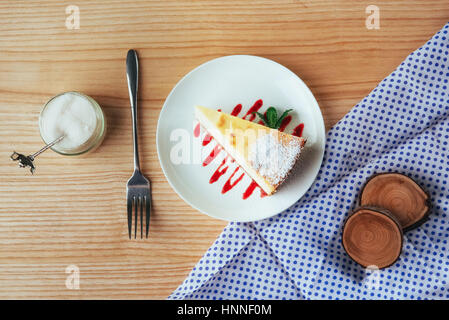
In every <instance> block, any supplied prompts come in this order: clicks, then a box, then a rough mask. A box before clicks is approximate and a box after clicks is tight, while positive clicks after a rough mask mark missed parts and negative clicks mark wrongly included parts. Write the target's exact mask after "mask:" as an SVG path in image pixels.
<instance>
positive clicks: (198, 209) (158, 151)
mask: <svg viewBox="0 0 449 320" xmlns="http://www.w3.org/2000/svg"><path fill="white" fill-rule="evenodd" d="M234 57H236V58H237V57H249V58H251V59H256V60H262V61H264V62H268V63H272V64H275V65H276V66H277V67H280V68H281V69H283V71H286V72H287V73H289V74H291V75H292V76H293V77H294V78H296V79H297V80H299V82H300V83H302V84H303V86H304V88H305V89H306V91H307V93H308V95H309V96H310V97H311V98H312V99H313V102H315V106H314V107H316V108H317V112H318V115H319V120H321V121H320V122H319V125H320V127H321V128H320V129H321V130H320V131H321V134H322V141H321V143H322V146H323V147H322V149H321V154H320V164H319V166H317V168H318V169H317V170H316V172H315V174H314V177H313V180H311V182H310V185H309V186H308V187H307V189H306V191H305V192H304V194H302V195H301V196H299V197H298V199H296V200H295V202H294V203H292V204H289V205H288V206H287V207H284V208H282V209H281V210H280V211H279V212H277V213H273V214H270V215H267V216H263V217H260V218H258V219H255V220H254V219H241V220H240V219H239V220H234V219H226V218H224V217H221V216H217V215H214V214H212V213H209V212H206V211H203V210H201V209H200V208H198V207H197V206H196V205H194V204H193V203H192V202H191V201H189V200H187V199H186V198H185V197H184V196H183V195H182V193H181V192H179V190H178V189H177V188H176V186H175V185H174V184H173V183H172V181H170V179H169V178H168V176H167V171H166V170H167V169H166V168H165V167H164V163H163V161H162V160H161V151H160V146H159V135H160V133H159V131H160V129H159V128H160V123H161V119H162V117H163V114H164V111H165V110H166V105H167V101H168V100H169V99H170V97H171V96H172V95H173V94H174V92H175V91H176V89H177V88H178V86H179V85H180V84H181V83H182V82H183V81H185V80H186V79H187V78H188V77H189V76H190V75H191V74H192V73H194V72H196V71H198V70H200V69H202V68H204V67H205V66H207V65H208V64H210V63H213V62H215V61H217V60H222V59H230V58H234ZM156 149H157V156H158V159H159V165H160V167H161V169H162V172H163V173H164V176H165V179H166V180H167V182H168V184H169V185H170V187H171V188H172V189H173V190H174V191H175V192H176V194H177V195H178V196H179V197H180V198H181V199H182V200H183V201H184V202H186V203H187V204H188V205H189V206H191V207H192V208H193V209H195V210H197V211H199V212H201V213H202V214H205V215H207V216H209V217H212V218H215V219H219V220H222V221H228V222H255V221H261V220H265V219H268V218H272V217H274V216H276V215H278V214H280V213H282V212H284V211H285V210H287V209H289V208H290V207H292V206H294V205H295V203H297V202H298V201H299V200H300V199H301V198H302V197H303V196H304V195H305V194H306V193H307V192H308V191H309V190H310V187H311V186H312V185H313V183H314V182H315V181H316V177H317V176H318V174H319V171H320V169H321V166H322V164H323V159H324V152H325V149H326V127H325V125H324V118H323V114H322V112H321V108H320V106H319V104H318V101H317V100H316V98H315V96H314V95H313V93H312V91H311V90H310V88H309V87H308V86H307V84H306V83H305V82H304V81H303V80H302V79H301V78H300V77H299V76H298V75H297V74H296V73H294V72H293V71H292V70H290V69H288V68H287V67H285V66H283V65H282V64H280V63H279V62H276V61H274V60H271V59H268V58H265V57H261V56H256V55H247V54H236V55H226V56H220V57H217V58H213V59H211V60H208V61H206V62H203V63H202V64H200V65H199V66H197V67H195V68H193V69H192V70H190V71H189V72H188V73H187V74H185V75H184V76H183V77H182V78H181V79H179V80H178V82H177V83H176V84H175V86H174V87H173V88H172V89H171V91H170V93H169V94H168V95H167V97H166V98H165V100H164V104H163V106H162V108H161V111H160V112H159V117H158V120H157V125H156Z"/></svg>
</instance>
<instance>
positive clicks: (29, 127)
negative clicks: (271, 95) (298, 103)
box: [0, 0, 449, 299]
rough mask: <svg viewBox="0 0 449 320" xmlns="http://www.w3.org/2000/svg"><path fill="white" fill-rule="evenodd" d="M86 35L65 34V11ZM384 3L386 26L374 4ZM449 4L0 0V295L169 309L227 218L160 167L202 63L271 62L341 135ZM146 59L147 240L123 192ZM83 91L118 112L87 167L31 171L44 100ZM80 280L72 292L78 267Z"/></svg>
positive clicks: (63, 162)
mask: <svg viewBox="0 0 449 320" xmlns="http://www.w3.org/2000/svg"><path fill="white" fill-rule="evenodd" d="M71 4H73V5H77V6H78V7H79V10H80V28H79V29H67V28H66V25H65V21H66V18H67V16H68V15H67V14H66V12H65V8H66V6H67V5H71ZM370 4H375V5H377V6H378V7H379V9H380V29H378V30H368V29H367V28H366V26H365V19H366V17H367V14H366V13H365V8H366V7H367V6H368V5H370ZM448 5H449V1H448V0H434V1H432V3H430V2H429V1H425V0H418V1H408V2H407V5H405V4H404V1H379V0H378V1H375V3H373V2H372V1H359V0H357V1H356V0H346V1H343V0H341V1H340V0H339V1H330V0H322V1H308V0H307V1H300V0H285V1H278V0H263V1H243V0H240V1H234V0H227V1H111V0H108V1H95V3H94V2H93V1H81V0H77V1H73V2H67V3H64V4H60V1H47V0H41V1H13V0H10V1H2V2H0V91H1V92H0V162H1V166H0V298H63V299H66V298H75V299H78V298H83V299H86V298H100V299H103V298H107V299H110V298H137V299H141V298H142V299H143V298H145V299H148V298H157V299H163V298H165V297H167V296H168V295H169V294H170V293H171V292H172V291H173V290H174V289H175V288H176V287H177V286H178V285H179V284H180V283H181V282H182V281H183V279H184V278H185V277H186V276H187V274H188V273H189V271H190V270H191V268H192V267H193V266H194V265H195V263H196V262H197V261H198V260H199V259H200V257H201V256H202V255H203V253H204V252H205V251H206V250H207V248H208V247H209V246H210V245H211V244H212V243H213V241H214V240H215V238H216V237H217V236H218V234H219V233H220V231H221V230H222V228H223V227H224V226H225V225H226V223H225V222H223V221H219V220H214V219H212V218H209V217H207V216H205V215H202V214H200V213H199V212H197V211H195V210H193V209H192V208H190V207H189V206H188V205H187V204H185V203H184V201H182V200H181V199H180V198H179V197H178V196H177V195H176V194H175V193H174V192H173V191H172V189H171V188H170V186H169V185H168V183H167V181H166V180H165V177H164V175H163V173H162V171H161V168H160V166H159V161H158V158H157V152H156V146H155V134H156V123H157V119H158V116H159V111H160V109H161V107H162V105H163V102H164V99H165V97H166V96H167V95H168V93H169V92H170V90H171V88H172V87H173V86H174V85H175V84H176V82H177V81H178V80H179V79H180V78H181V77H182V76H183V75H185V74H186V73H187V72H188V71H190V70H191V69H192V68H194V67H196V66H198V65H199V64H201V63H203V62H205V61H207V60H210V59H212V58H216V57H219V56H223V55H230V54H253V55H260V56H264V57H267V58H270V59H274V60H275V61H278V62H280V63H281V64H283V65H285V66H287V67H288V68H290V69H291V70H293V71H294V72H296V73H297V74H298V75H299V76H300V77H301V78H302V79H303V80H304V81H305V82H306V83H307V84H308V85H309V86H310V88H311V90H312V91H313V93H314V94H315V96H316V98H317V100H318V102H319V104H320V106H321V109H322V112H323V115H324V118H325V122H326V126H327V127H328V128H329V127H330V126H332V125H333V124H334V123H336V122H337V121H338V120H339V119H340V118H341V117H342V116H343V115H344V114H345V113H346V112H347V111H348V110H349V109H350V108H351V107H352V106H353V105H354V104H356V103H357V102H358V101H359V100H360V99H361V98H363V97H364V96H365V95H366V94H368V93H369V92H370V90H372V89H373V88H374V87H375V86H376V84H377V83H378V82H379V81H380V80H381V79H382V78H384V77H385V76H387V75H388V74H389V73H390V72H392V71H393V69H394V68H395V67H396V66H397V65H398V64H399V63H400V62H401V61H402V60H403V59H404V58H405V57H406V56H407V54H409V53H410V52H411V51H413V50H414V49H416V48H417V47H419V46H420V45H422V44H423V43H424V42H425V41H426V40H427V39H428V38H429V37H431V36H432V35H433V34H434V33H435V32H436V31H438V30H439V29H440V28H441V27H442V26H443V25H444V23H445V22H447V20H448V18H449V9H448V8H449V6H448ZM129 48H135V49H137V50H138V52H139V55H140V66H141V77H140V80H141V81H140V101H139V102H140V105H139V107H140V112H141V113H140V114H141V116H142V120H141V123H140V125H141V140H140V141H141V156H142V162H143V170H144V172H145V174H146V175H147V176H149V177H150V178H151V180H152V185H153V201H154V202H153V203H154V210H153V212H152V218H151V219H152V220H151V228H150V232H151V239H149V240H145V241H141V240H139V241H134V240H133V241H130V240H128V234H127V227H126V225H127V223H126V208H125V200H124V197H125V183H126V181H127V179H128V177H129V176H130V174H131V171H132V144H131V119H130V108H129V100H128V90H127V85H126V78H125V55H126V52H127V50H128V49H129ZM68 90H76V91H81V92H84V93H86V94H88V95H91V96H92V97H94V98H95V99H96V100H97V101H98V102H99V103H100V104H101V105H102V106H103V108H104V111H105V113H106V115H107V117H108V126H109V132H108V134H107V137H106V139H105V141H104V143H103V144H102V146H101V147H100V148H99V149H98V150H97V151H96V152H95V153H93V154H90V155H88V156H87V157H83V158H82V157H62V156H58V155H57V154H55V153H53V152H51V151H50V152H46V153H44V154H42V155H41V156H40V157H39V158H38V160H37V166H38V169H37V172H36V174H35V175H34V176H31V175H30V174H28V173H27V172H26V171H24V170H23V169H19V168H17V167H16V166H15V164H13V163H11V162H10V160H9V155H10V153H11V152H12V151H13V150H17V151H21V152H26V153H28V152H29V153H31V152H34V151H36V150H37V149H39V148H40V147H41V145H42V141H41V139H40V137H39V130H38V122H37V119H38V115H39V112H40V110H41V108H42V106H43V104H44V103H45V101H46V100H47V99H49V98H50V97H52V96H53V95H55V94H58V93H60V92H63V91H68ZM69 265H76V266H77V267H78V268H79V270H80V289H79V290H76V289H75V290H73V289H67V288H66V285H65V282H66V277H67V276H68V274H66V272H65V271H66V267H67V266H69Z"/></svg>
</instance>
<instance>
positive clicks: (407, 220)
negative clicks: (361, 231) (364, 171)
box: [359, 173, 430, 231]
mask: <svg viewBox="0 0 449 320" xmlns="http://www.w3.org/2000/svg"><path fill="white" fill-rule="evenodd" d="M359 204H360V205H361V206H374V207H378V208H381V209H387V210H388V211H389V212H390V213H391V214H393V215H394V216H395V217H396V219H398V220H399V223H400V225H401V226H402V228H403V229H404V230H406V231H407V230H410V229H413V228H415V227H417V226H419V225H420V224H422V223H423V222H425V221H426V220H427V216H428V214H429V209H430V201H429V195H428V194H427V193H426V192H425V191H424V190H423V189H422V188H421V187H420V186H419V185H418V184H417V183H416V182H415V181H414V180H413V179H411V178H410V177H408V176H406V175H403V174H400V173H381V174H377V175H374V176H372V177H371V178H370V179H369V180H368V181H367V182H366V184H365V186H364V187H363V189H362V191H361V192H360V197H359Z"/></svg>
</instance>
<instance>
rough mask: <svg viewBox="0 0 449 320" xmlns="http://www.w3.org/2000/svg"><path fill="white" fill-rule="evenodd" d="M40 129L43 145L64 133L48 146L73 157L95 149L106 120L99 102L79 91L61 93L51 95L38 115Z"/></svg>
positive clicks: (98, 143)
mask: <svg viewBox="0 0 449 320" xmlns="http://www.w3.org/2000/svg"><path fill="white" fill-rule="evenodd" d="M39 131H40V135H41V138H42V140H43V141H44V143H45V144H49V143H51V142H52V141H54V140H56V139H57V138H59V137H60V136H61V135H64V138H63V139H62V140H61V141H60V142H58V143H56V144H55V145H54V146H52V147H51V149H52V150H53V151H55V152H57V153H59V154H62V155H66V156H75V155H81V154H85V153H87V152H90V151H93V150H95V149H96V148H97V147H98V146H99V145H100V144H101V143H102V142H103V139H104V136H105V134H106V119H105V116H104V113H103V110H102V109H101V107H100V105H99V104H98V103H97V102H96V101H95V100H94V99H92V98H91V97H89V96H87V95H85V94H82V93H79V92H73V91H70V92H64V93H61V94H59V95H57V96H54V97H53V98H51V99H50V100H49V101H48V102H47V103H46V104H45V106H44V108H43V109H42V111H41V113H40V115H39Z"/></svg>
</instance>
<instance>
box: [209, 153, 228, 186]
mask: <svg viewBox="0 0 449 320" xmlns="http://www.w3.org/2000/svg"><path fill="white" fill-rule="evenodd" d="M227 158H228V157H225V158H224V159H223V161H222V162H221V164H220V165H219V166H218V168H217V170H215V172H214V174H213V175H212V177H210V180H209V183H214V182H215V181H217V180H218V179H220V177H221V176H222V175H224V174H225V173H226V171H228V166H225V164H226V159H227Z"/></svg>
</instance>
